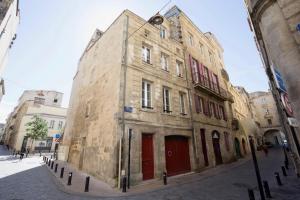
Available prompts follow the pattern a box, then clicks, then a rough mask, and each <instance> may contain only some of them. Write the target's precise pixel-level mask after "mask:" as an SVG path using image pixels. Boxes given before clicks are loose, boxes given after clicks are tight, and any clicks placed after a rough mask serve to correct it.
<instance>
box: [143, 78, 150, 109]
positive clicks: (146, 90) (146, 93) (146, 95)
mask: <svg viewBox="0 0 300 200" xmlns="http://www.w3.org/2000/svg"><path fill="white" fill-rule="evenodd" d="M151 98H152V97H151V83H150V82H149V81H145V80H143V82H142V108H149V109H152V107H151V106H152V105H151V103H152V102H151Z"/></svg>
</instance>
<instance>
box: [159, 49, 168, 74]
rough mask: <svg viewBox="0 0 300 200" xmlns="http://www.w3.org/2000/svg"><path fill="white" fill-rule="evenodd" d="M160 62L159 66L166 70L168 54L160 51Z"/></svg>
mask: <svg viewBox="0 0 300 200" xmlns="http://www.w3.org/2000/svg"><path fill="white" fill-rule="evenodd" d="M160 63H161V68H162V69H163V70H166V71H168V70H169V66H168V56H167V55H166V54H164V53H161V57H160Z"/></svg>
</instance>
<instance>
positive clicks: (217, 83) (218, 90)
mask: <svg viewBox="0 0 300 200" xmlns="http://www.w3.org/2000/svg"><path fill="white" fill-rule="evenodd" d="M215 77H216V85H217V92H218V93H220V85H219V78H218V76H217V75H216V74H215Z"/></svg>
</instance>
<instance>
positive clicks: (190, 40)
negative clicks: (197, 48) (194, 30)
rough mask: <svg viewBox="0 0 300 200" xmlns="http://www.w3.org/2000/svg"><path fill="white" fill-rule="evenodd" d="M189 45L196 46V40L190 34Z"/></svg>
mask: <svg viewBox="0 0 300 200" xmlns="http://www.w3.org/2000/svg"><path fill="white" fill-rule="evenodd" d="M189 43H190V45H191V46H193V44H194V38H193V35H192V34H190V33H189Z"/></svg>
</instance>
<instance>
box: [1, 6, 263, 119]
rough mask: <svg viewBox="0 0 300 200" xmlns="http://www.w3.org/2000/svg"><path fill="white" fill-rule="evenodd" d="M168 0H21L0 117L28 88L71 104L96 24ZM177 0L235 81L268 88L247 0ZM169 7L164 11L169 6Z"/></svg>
mask: <svg viewBox="0 0 300 200" xmlns="http://www.w3.org/2000/svg"><path fill="white" fill-rule="evenodd" d="M166 2H167V0H164V1H162V0H151V1H150V0H148V1H146V0H144V1H141V0H111V1H104V0H51V1H49V0H48V1H40V0H21V1H20V9H21V23H20V25H19V27H18V38H17V40H16V41H15V43H14V45H13V48H12V49H11V51H10V55H9V62H8V65H7V66H6V68H5V70H4V74H3V77H4V80H5V85H6V95H5V96H4V97H3V99H2V102H1V103H0V122H4V121H5V119H6V117H7V115H8V114H9V112H11V111H12V110H13V107H14V106H16V105H17V101H18V98H19V97H20V95H21V94H22V92H23V91H24V90H26V89H45V90H57V91H60V92H63V93H64V100H63V106H64V107H67V106H68V103H69V97H70V93H71V88H72V79H73V76H74V75H75V72H76V69H77V63H78V60H79V58H80V56H81V54H82V52H83V49H84V48H85V46H86V45H87V43H88V41H89V39H90V37H91V35H92V33H93V32H94V30H95V29H96V28H99V29H100V30H105V29H106V28H107V27H108V26H109V25H110V24H111V23H112V22H113V20H114V19H115V18H116V17H117V16H118V15H119V14H120V13H121V12H122V11H123V10H124V9H129V10H131V11H133V12H135V13H136V14H138V15H139V16H141V17H143V18H145V19H148V18H150V17H151V16H152V15H153V14H154V13H156V12H157V11H158V10H160V8H161V7H162V6H163V5H164V4H165V3H166ZM221 2H225V1H220V0H185V1H179V0H178V1H176V0H173V1H172V2H171V4H170V5H169V6H168V7H167V8H166V9H168V8H170V7H171V6H173V5H177V6H178V7H179V8H180V9H182V10H183V11H184V12H185V13H186V14H187V15H188V16H189V17H190V18H191V20H192V21H193V22H194V23H195V24H196V25H197V26H198V27H199V28H200V30H202V32H207V31H211V32H212V33H214V34H215V35H216V37H217V38H218V40H219V42H220V43H221V45H222V46H223V48H224V60H225V65H226V66H225V68H226V69H227V71H228V73H229V76H230V80H231V82H232V83H233V84H234V85H240V86H244V87H245V88H246V89H247V91H249V92H253V91H257V90H267V89H268V82H267V78H266V75H265V73H264V69H263V67H262V63H261V61H260V58H259V55H258V53H257V50H256V46H255V43H254V40H253V34H252V33H251V31H250V29H249V26H248V22H247V13H246V10H245V8H244V3H243V0H239V1H226V3H224V4H222V3H221ZM166 9H165V10H166Z"/></svg>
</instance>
